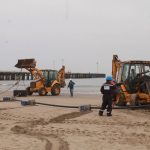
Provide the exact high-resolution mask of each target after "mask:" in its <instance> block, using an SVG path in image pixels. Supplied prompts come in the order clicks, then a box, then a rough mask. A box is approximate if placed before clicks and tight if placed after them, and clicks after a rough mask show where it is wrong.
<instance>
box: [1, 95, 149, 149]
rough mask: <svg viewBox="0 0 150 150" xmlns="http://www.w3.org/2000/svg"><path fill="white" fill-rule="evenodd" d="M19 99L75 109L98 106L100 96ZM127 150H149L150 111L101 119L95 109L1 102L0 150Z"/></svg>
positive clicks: (116, 113) (118, 112) (119, 113)
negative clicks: (80, 108)
mask: <svg viewBox="0 0 150 150" xmlns="http://www.w3.org/2000/svg"><path fill="white" fill-rule="evenodd" d="M5 95H7V96H9V95H11V93H5ZM3 96H4V94H3V95H1V99H2V98H3ZM18 99H21V100H32V99H35V100H36V102H42V103H50V104H62V105H75V106H80V105H85V104H91V105H94V106H98V105H99V104H100V95H75V96H74V97H73V98H71V97H70V96H69V95H67V94H61V95H60V96H45V97H40V96H29V97H19V98H18ZM127 149H128V150H150V110H113V116H112V117H107V116H106V115H104V116H103V117H100V116H98V110H97V109H93V110H92V111H91V112H85V113H80V112H79V109H77V108H76V109H73V108H59V107H50V106H43V105H36V106H22V105H21V104H20V102H16V101H14V102H0V150H127Z"/></svg>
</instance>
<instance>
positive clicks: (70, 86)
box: [68, 79, 75, 97]
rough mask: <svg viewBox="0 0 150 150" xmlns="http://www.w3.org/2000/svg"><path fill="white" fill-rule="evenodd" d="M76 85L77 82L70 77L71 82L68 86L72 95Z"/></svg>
mask: <svg viewBox="0 0 150 150" xmlns="http://www.w3.org/2000/svg"><path fill="white" fill-rule="evenodd" d="M74 85H75V83H74V82H73V81H72V79H70V81H69V84H68V88H69V89H70V95H71V96H72V97H73V91H74Z"/></svg>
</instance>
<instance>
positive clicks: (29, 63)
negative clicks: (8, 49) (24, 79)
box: [15, 59, 36, 68]
mask: <svg viewBox="0 0 150 150" xmlns="http://www.w3.org/2000/svg"><path fill="white" fill-rule="evenodd" d="M35 66H36V61H35V59H18V63H17V64H16V65H15V67H17V68H35Z"/></svg>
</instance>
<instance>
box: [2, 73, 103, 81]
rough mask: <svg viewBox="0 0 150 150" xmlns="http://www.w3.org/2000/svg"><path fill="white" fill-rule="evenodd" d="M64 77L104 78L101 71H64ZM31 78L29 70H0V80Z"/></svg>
mask: <svg viewBox="0 0 150 150" xmlns="http://www.w3.org/2000/svg"><path fill="white" fill-rule="evenodd" d="M65 78H66V79H69V78H72V79H83V78H105V74H102V73H65ZM18 79H20V80H33V76H32V75H31V74H30V73H29V72H15V71H14V72H13V71H0V80H18Z"/></svg>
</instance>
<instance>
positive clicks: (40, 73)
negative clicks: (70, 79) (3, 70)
mask: <svg viewBox="0 0 150 150" xmlns="http://www.w3.org/2000/svg"><path fill="white" fill-rule="evenodd" d="M15 67H17V68H21V69H22V68H24V69H26V70H28V71H29V72H30V73H31V75H33V77H34V79H35V81H33V82H30V86H29V87H27V89H26V90H27V93H28V95H32V94H33V93H35V92H37V93H39V95H40V96H45V95H47V93H49V92H50V93H51V94H52V95H59V94H60V91H61V88H62V87H64V86H65V67H64V66H62V68H61V69H60V70H59V71H57V70H49V69H45V70H39V69H38V68H36V61H35V59H19V60H18V63H17V64H16V65H15Z"/></svg>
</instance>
